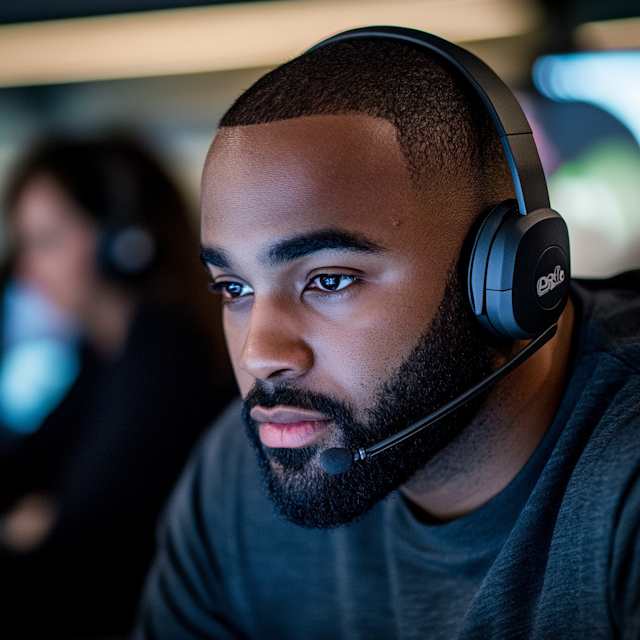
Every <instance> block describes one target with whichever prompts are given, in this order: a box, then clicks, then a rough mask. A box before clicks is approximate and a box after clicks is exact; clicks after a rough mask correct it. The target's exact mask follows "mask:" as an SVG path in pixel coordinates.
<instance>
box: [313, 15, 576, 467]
mask: <svg viewBox="0 0 640 640" xmlns="http://www.w3.org/2000/svg"><path fill="white" fill-rule="evenodd" d="M380 38H382V39H387V40H398V41H402V42H407V43H411V44H413V45H416V46H417V47H423V48H426V49H428V50H429V51H431V52H433V53H436V54H438V55H440V56H442V58H444V59H445V60H448V61H449V62H450V63H451V64H453V66H454V67H455V68H456V69H458V71H460V72H461V73H462V75H463V76H464V78H465V79H466V80H467V81H468V82H469V84H470V85H471V86H472V87H473V88H474V89H475V91H476V92H477V93H478V95H479V96H480V98H481V99H482V102H483V103H484V105H485V107H486V108H487V111H488V112H489V115H490V116H491V119H492V121H493V124H494V126H495V128H496V130H497V132H498V135H499V136H500V140H501V142H502V146H503V148H504V152H505V155H506V157H507V161H508V163H509V169H510V171H511V177H512V179H513V185H514V187H515V191H516V200H505V201H504V202H501V203H500V204H498V205H497V206H495V207H493V208H492V209H491V211H489V213H488V214H487V215H486V217H485V218H484V219H483V220H482V221H481V222H480V224H479V225H476V227H474V231H473V232H472V233H474V234H475V236H474V237H470V238H468V239H467V243H466V245H467V246H471V254H470V258H469V265H468V271H467V291H468V296H469V303H470V305H471V309H472V311H473V313H474V315H475V317H476V318H477V319H478V321H479V322H480V324H481V325H482V327H484V329H485V330H487V331H488V332H489V333H490V334H492V335H493V336H497V337H500V338H507V339H511V340H531V342H530V343H529V344H528V345H527V346H525V347H524V348H523V349H521V350H520V351H519V352H518V353H517V354H516V356H515V357H514V358H512V359H511V360H509V361H508V362H507V363H506V364H505V365H503V366H502V367H500V368H499V369H498V370H496V371H495V372H493V373H492V374H491V375H490V376H488V377H487V378H485V379H484V380H482V381H481V382H480V383H479V384H478V385H476V386H474V387H472V388H471V389H469V390H468V391H467V392H466V393H464V394H463V395H461V396H459V397H458V398H455V399H454V400H452V401H451V402H449V403H448V404H447V405H445V406H443V407H441V408H440V409H438V410H437V411H435V412H434V413H432V414H430V415H429V416H427V417H426V418H424V419H422V420H420V421H418V422H416V423H415V424H413V425H410V426H409V427H407V428H406V429H403V430H402V431H400V432H398V433H397V434H394V435H392V436H390V437H389V438H386V439H385V440H383V441H381V442H379V443H377V444H375V445H373V446H371V447H367V448H363V447H362V448H359V449H358V450H356V451H351V450H349V449H338V448H336V449H328V450H327V451H325V452H324V453H323V454H322V459H321V464H322V467H323V469H324V470H325V471H326V472H327V473H330V474H337V473H344V472H345V471H347V470H348V469H349V468H350V467H351V466H352V464H353V462H357V461H360V460H365V459H366V458H369V457H372V456H374V455H377V454H379V453H381V452H382V451H384V450H386V449H388V448H389V447H392V446H395V445H397V444H399V443H400V442H402V441H403V440H406V439H407V438H410V437H412V436H414V435H415V434H416V433H418V432H419V431H422V430H423V429H425V428H426V427H428V426H429V425H431V424H433V423H434V422H437V421H438V420H440V419H442V418H444V417H445V416H446V415H448V414H449V413H451V412H452V411H454V410H455V409H457V408H459V407H460V406H462V405H463V404H466V403H467V402H468V401H469V400H471V399H472V398H474V397H476V396H477V395H479V394H481V393H483V392H484V391H486V390H487V389H488V388H489V387H491V386H492V385H494V384H495V383H496V382H498V381H499V380H501V379H502V378H504V377H505V376H506V375H507V374H508V373H510V372H511V371H513V370H514V369H515V368H516V367H518V366H519V365H520V364H522V363H523V362H524V361H525V360H526V359H527V358H529V357H531V356H532V355H533V354H534V353H535V352H536V351H537V350H538V349H540V348H541V347H542V346H543V345H544V344H545V343H546V342H548V341H549V340H550V339H551V338H552V337H553V335H555V333H556V331H557V325H556V322H557V320H558V318H559V317H560V314H561V313H562V311H563V309H564V307H565V304H566V302H567V299H568V297H569V281H570V262H569V260H570V258H569V234H568V230H567V225H566V223H565V222H564V220H563V219H562V217H561V216H560V215H559V214H558V213H557V212H556V211H553V210H552V209H551V208H550V207H549V194H548V191H547V184H546V181H545V177H544V172H543V170H542V164H541V162H540V157H539V156H538V151H537V149H536V145H535V142H534V140H533V134H532V132H531V128H530V126H529V123H528V122H527V119H526V117H525V115H524V113H523V112H522V109H521V107H520V105H519V104H518V101H517V100H516V98H515V96H514V95H513V93H511V91H510V90H509V88H508V87H507V86H506V85H505V84H504V82H502V80H501V79H500V78H499V77H498V76H497V75H496V74H495V73H494V72H493V71H492V70H491V69H490V68H489V67H488V66H487V65H486V64H485V63H484V62H482V61H481V60H480V59H479V58H476V56H474V55H473V54H472V53H470V52H469V51H466V50H465V49H462V48H460V47H458V46H457V45H454V44H453V43H451V42H448V41H447V40H443V39H442V38H438V37H437V36H434V35H432V34H429V33H425V32H423V31H417V30H415V29H407V28H403V27H388V26H380V27H364V28H361V29H353V30H350V31H345V32H344V33H340V34H338V35H335V36H333V37H331V38H328V39H326V40H324V41H322V42H320V43H319V44H317V45H315V46H314V47H312V48H311V49H310V50H309V51H313V50H316V49H319V48H322V47H325V46H327V45H329V44H333V43H336V42H345V41H350V40H362V39H369V40H371V39H380Z"/></svg>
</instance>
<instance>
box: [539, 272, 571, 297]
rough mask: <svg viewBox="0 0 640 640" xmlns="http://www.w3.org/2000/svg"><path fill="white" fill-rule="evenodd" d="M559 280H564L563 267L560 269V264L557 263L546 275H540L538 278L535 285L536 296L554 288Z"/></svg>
mask: <svg viewBox="0 0 640 640" xmlns="http://www.w3.org/2000/svg"><path fill="white" fill-rule="evenodd" d="M561 282H564V269H561V268H560V265H557V266H556V268H555V269H554V270H553V271H552V272H551V273H550V274H549V275H548V276H542V277H541V278H539V279H538V283H537V285H536V290H537V292H538V297H539V298H540V297H541V296H543V295H544V294H545V293H549V291H552V290H553V289H555V288H556V287H557V286H558V285H559V284H560V283H561Z"/></svg>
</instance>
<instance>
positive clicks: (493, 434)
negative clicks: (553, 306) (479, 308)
mask: <svg viewBox="0 0 640 640" xmlns="http://www.w3.org/2000/svg"><path fill="white" fill-rule="evenodd" d="M513 194H514V186H513V182H512V180H511V177H510V173H509V168H508V165H507V162H506V160H505V156H504V153H503V151H502V148H501V145H500V141H499V139H498V135H497V133H496V130H495V127H494V126H493V124H492V122H491V120H490V118H489V116H488V114H487V111H486V109H485V108H484V106H483V105H482V102H481V100H480V98H479V97H478V95H477V94H476V92H475V90H474V89H473V88H472V87H471V86H470V85H469V83H468V82H467V81H466V80H464V79H463V78H461V76H460V74H459V73H458V72H457V71H455V70H454V69H453V68H452V67H451V65H449V64H448V63H447V62H445V61H443V60H442V58H441V57H440V56H438V55H435V54H431V53H430V52H428V51H426V50H424V49H423V48H420V47H416V46H414V45H412V44H408V43H404V42H399V41H397V40H392V39H359V40H353V41H349V42H339V43H334V44H330V45H327V46H324V47H321V48H319V49H316V50H314V51H311V52H309V53H307V54H305V55H303V56H301V57H300V58H297V59H296V60H294V61H292V62H290V63H288V64H286V65H283V66H282V67H280V68H278V69H276V70H275V71H274V72H272V73H270V74H268V75H267V76H265V77H264V78H263V79H262V80H260V81H258V83H256V84H255V85H254V86H253V87H251V88H250V89H249V90H248V91H247V92H246V93H245V95H244V96H242V97H241V98H240V99H239V100H238V101H237V102H236V104H235V105H234V106H233V107H232V108H231V109H230V110H229V112H228V113H227V114H226V116H225V117H224V118H223V120H222V123H221V129H220V131H219V132H218V134H217V135H216V138H215V140H214V142H213V144H212V147H211V150H210V153H209V156H208V158H207V163H206V166H205V172H204V178H203V216H202V257H203V260H204V262H205V264H206V266H207V268H208V269H209V271H210V273H211V276H212V278H213V288H214V290H216V291H219V292H220V293H221V295H222V299H223V304H224V321H225V331H226V336H227V342H228V347H229V351H230V355H231V358H232V361H233V364H234V367H235V372H236V377H237V380H238V384H239V387H240V391H241V394H242V396H243V402H242V404H241V405H240V404H236V405H234V406H232V407H231V408H230V409H229V410H228V412H227V414H226V416H225V417H224V418H223V419H222V421H221V424H219V426H218V427H217V428H216V429H215V430H214V431H212V432H211V434H210V435H209V436H208V437H207V439H206V440H205V441H204V442H203V443H202V446H201V448H200V449H199V450H198V451H197V452H196V453H195V455H194V458H193V460H192V462H191V464H190V466H189V468H188V469H187V471H186V473H185V475H184V477H183V479H182V481H181V483H180V485H179V486H178V488H177V490H176V492H175V494H174V497H173V501H172V504H171V506H170V509H169V511H168V513H167V515H166V519H165V522H164V524H163V527H162V529H161V533H160V538H159V542H160V549H159V552H158V556H157V559H156V563H155V567H154V569H153V571H152V573H151V575H150V577H149V582H148V586H147V590H146V593H145V596H144V599H143V603H142V607H141V612H140V618H139V626H138V630H137V637H138V638H331V639H337V638H396V637H397V638H418V637H420V638H423V637H428V638H525V637H532V638H534V637H535V638H548V637H551V636H557V637H561V638H585V637H589V638H594V637H597V638H614V637H615V638H619V637H623V638H631V637H633V638H636V637H638V633H640V606H639V605H638V597H639V595H640V590H639V589H638V578H639V575H638V571H639V566H638V564H637V563H636V562H635V556H636V555H637V549H638V543H637V535H638V533H637V520H638V518H637V514H638V499H639V498H640V487H639V486H638V483H637V482H636V479H637V476H638V470H639V469H640V465H639V462H640V445H638V433H637V430H638V425H639V422H638V415H639V414H640V403H638V398H640V378H639V377H638V373H637V369H638V362H639V360H638V354H639V351H638V339H637V336H638V331H639V330H640V327H639V326H638V325H639V324H640V321H639V318H640V314H638V302H637V297H636V293H635V291H633V292H632V291H629V290H626V289H622V288H620V287H619V288H618V289H610V290H603V291H601V292H597V291H596V288H597V287H595V285H591V287H590V288H587V287H580V286H577V285H576V286H575V287H574V289H573V291H572V295H571V298H570V300H569V302H568V304H567V305H566V307H565V309H564V311H563V312H562V314H561V315H560V317H559V319H558V331H557V334H556V335H555V337H553V338H552V339H551V340H550V341H549V342H548V343H546V344H545V345H544V346H543V347H542V348H541V349H540V350H539V351H538V352H536V353H535V354H534V355H533V356H531V357H530V358H529V359H528V360H526V362H525V363H524V364H522V365H521V366H520V367H518V368H517V369H516V370H515V371H513V372H512V373H510V374H509V375H508V376H507V377H506V378H504V379H503V380H501V381H500V382H498V383H497V384H495V385H494V386H493V387H492V388H491V390H490V391H488V392H487V393H485V394H483V395H480V396H479V397H478V398H476V399H474V400H473V401H471V402H468V403H467V404H466V405H464V406H463V407H462V408H460V409H458V410H456V411H455V412H454V413H452V414H451V415H449V416H447V417H445V418H443V419H442V420H440V421H438V422H437V423H435V424H434V425H432V426H430V427H429V428H427V429H425V430H423V431H422V432H420V433H419V434H418V435H417V436H416V437H414V438H412V439H409V440H407V441H405V442H403V443H402V444H400V445H397V446H395V447H392V448H391V449H389V450H388V451H386V452H384V453H383V454H381V455H379V456H377V457H375V458H368V459H365V460H364V461H362V462H358V463H354V465H353V466H352V468H351V469H349V470H348V471H346V472H345V473H342V474H336V475H331V474H329V473H326V472H325V471H324V470H323V467H322V454H323V453H324V452H325V451H327V450H328V449H330V448H347V449H350V450H354V451H357V450H359V449H360V448H363V447H368V446H370V445H372V444H373V443H376V442H378V441H380V440H382V439H383V438H385V437H388V436H389V435H391V434H393V433H396V432H398V431H399V430H401V429H403V428H405V427H406V426H407V425H409V424H411V423H412V422H414V421H416V420H419V419H420V418H422V417H424V416H425V415H427V414H428V413H430V412H432V411H434V410H435V409H437V408H438V407H440V406H442V405H444V404H446V403H447V402H449V401H450V400H451V399H453V398H455V397H456V396H459V395H460V394H462V393H464V392H465V391H466V390H468V389H469V388H471V387H472V386H473V385H475V384H476V383H478V382H479V381H481V380H483V379H485V378H486V377H487V376H488V375H489V374H490V373H491V372H492V371H495V370H496V369H497V368H498V367H500V366H501V365H503V364H504V363H506V362H507V361H509V359H510V358H511V357H513V356H514V354H516V353H517V352H519V351H520V349H522V348H523V345H524V344H526V343H525V342H524V341H520V340H507V339H504V338H497V337H495V336H493V335H490V334H489V333H488V332H487V331H486V330H484V329H482V328H481V327H480V324H479V323H478V322H477V321H476V319H475V318H474V317H473V316H472V314H471V311H470V305H469V300H468V297H467V291H466V284H464V279H465V277H466V275H465V274H466V269H465V264H466V263H467V262H468V260H469V251H470V250H469V247H468V246H467V245H468V243H469V238H470V237H472V236H470V231H472V230H473V229H474V228H475V226H477V224H478V222H479V220H481V219H482V217H483V214H485V213H486V211H487V210H489V209H491V208H492V207H493V206H494V205H496V204H497V203H499V202H501V201H503V200H505V199H508V198H510V197H513ZM243 423H244V429H243ZM245 430H246V433H247V434H248V436H249V438H248V441H247V439H246V438H245V437H244V433H243V432H244V431H245ZM249 443H250V444H249ZM252 449H253V451H252ZM254 454H257V463H256V456H255V455H254ZM261 480H262V482H261ZM261 484H262V485H264V488H266V493H267V494H268V497H266V496H265V495H264V492H263V487H261ZM273 505H275V510H274V509H273Z"/></svg>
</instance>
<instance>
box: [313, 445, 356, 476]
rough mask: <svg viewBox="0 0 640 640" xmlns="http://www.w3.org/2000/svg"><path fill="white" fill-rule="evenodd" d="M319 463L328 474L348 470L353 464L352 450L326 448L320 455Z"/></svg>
mask: <svg viewBox="0 0 640 640" xmlns="http://www.w3.org/2000/svg"><path fill="white" fill-rule="evenodd" d="M320 464H321V465H322V469H323V470H324V471H325V472H326V473H328V474H329V475H332V476H336V475H339V474H341V473H344V472H345V471H349V469H351V467H352V466H353V451H351V450H350V449H327V450H326V451H325V452H324V453H323V454H322V455H321V456H320Z"/></svg>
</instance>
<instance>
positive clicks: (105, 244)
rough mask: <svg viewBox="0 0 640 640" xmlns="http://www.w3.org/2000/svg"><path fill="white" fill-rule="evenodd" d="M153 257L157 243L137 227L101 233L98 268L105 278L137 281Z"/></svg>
mask: <svg viewBox="0 0 640 640" xmlns="http://www.w3.org/2000/svg"><path fill="white" fill-rule="evenodd" d="M155 257H156V241H155V239H154V237H153V236H152V235H151V233H150V232H149V231H148V230H147V229H145V228H143V227H140V226H134V225H130V226H126V227H120V228H113V229H108V230H103V232H102V234H101V237H100V241H99V244H98V265H99V267H100V270H101V271H102V273H103V274H104V275H105V276H108V277H112V278H118V279H131V278H139V277H140V276H143V275H145V274H146V273H147V271H148V270H149V269H150V268H151V266H152V265H153V263H154V260H155Z"/></svg>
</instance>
